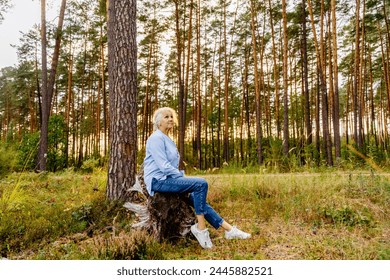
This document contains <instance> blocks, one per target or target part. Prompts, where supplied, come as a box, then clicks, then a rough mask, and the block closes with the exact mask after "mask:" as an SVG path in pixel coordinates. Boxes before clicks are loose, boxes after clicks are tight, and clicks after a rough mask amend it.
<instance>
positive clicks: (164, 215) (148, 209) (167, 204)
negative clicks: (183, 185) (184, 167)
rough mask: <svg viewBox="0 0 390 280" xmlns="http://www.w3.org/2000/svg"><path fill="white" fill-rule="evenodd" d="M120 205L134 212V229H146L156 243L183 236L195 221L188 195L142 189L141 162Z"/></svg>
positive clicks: (143, 187) (144, 186) (143, 183)
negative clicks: (126, 195)
mask: <svg viewBox="0 0 390 280" xmlns="http://www.w3.org/2000/svg"><path fill="white" fill-rule="evenodd" d="M128 192H129V201H128V202H126V203H125V204H124V207H126V208H127V209H129V210H131V211H132V212H134V213H135V214H136V216H137V218H138V221H137V222H136V223H134V224H133V225H132V226H133V227H134V228H141V229H146V230H147V231H148V232H149V233H150V234H151V235H152V236H154V238H155V239H156V240H158V242H161V241H163V240H176V239H178V238H181V237H185V236H186V235H187V234H188V233H189V232H190V228H191V225H193V224H194V223H195V213H194V210H193V208H192V206H191V202H190V199H189V196H188V194H176V193H172V194H170V193H155V194H154V196H150V195H149V193H148V191H147V190H146V185H145V182H144V175H143V165H142V166H141V168H140V171H139V172H138V174H137V175H136V182H135V184H134V186H133V187H131V188H130V189H129V190H128Z"/></svg>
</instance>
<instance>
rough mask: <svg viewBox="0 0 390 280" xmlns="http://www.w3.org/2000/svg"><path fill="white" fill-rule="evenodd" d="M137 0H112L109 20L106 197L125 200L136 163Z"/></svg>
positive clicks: (131, 184)
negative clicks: (108, 154)
mask: <svg viewBox="0 0 390 280" xmlns="http://www.w3.org/2000/svg"><path fill="white" fill-rule="evenodd" d="M136 3H137V2H136V0H121V1H119V0H110V2H109V11H108V12H109V19H108V58H109V60H108V62H109V65H108V66H109V68H108V69H109V78H108V81H109V87H110V93H109V105H110V133H109V140H110V158H109V163H108V164H109V166H108V180H107V198H108V199H109V200H122V199H123V200H125V199H126V198H127V196H128V192H127V191H128V190H129V189H130V188H131V187H132V186H133V185H134V183H135V176H136V166H137V38H136V37H137V25H136V20H137V18H136Z"/></svg>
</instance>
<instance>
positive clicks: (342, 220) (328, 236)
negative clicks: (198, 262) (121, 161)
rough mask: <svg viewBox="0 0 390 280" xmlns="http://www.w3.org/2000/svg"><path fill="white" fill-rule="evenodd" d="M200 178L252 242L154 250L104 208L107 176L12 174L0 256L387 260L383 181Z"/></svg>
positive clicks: (127, 221) (124, 217)
mask: <svg viewBox="0 0 390 280" xmlns="http://www.w3.org/2000/svg"><path fill="white" fill-rule="evenodd" d="M239 172H241V173H233V172H231V173H228V174H203V175H198V176H202V177H204V178H206V179H207V180H208V182H209V184H210V188H209V195H208V201H209V203H210V204H211V205H212V206H213V207H214V208H215V209H216V210H217V211H218V212H219V213H220V214H221V216H222V217H224V218H225V219H226V220H227V221H228V222H230V223H232V224H235V225H237V226H239V227H240V228H242V229H244V230H245V231H248V232H250V233H252V238H251V239H249V240H225V239H224V238H223V232H222V230H215V229H210V233H211V237H212V240H213V243H214V248H213V249H212V250H203V249H202V248H201V247H200V246H199V245H198V244H197V242H196V241H195V240H194V239H193V238H184V239H182V240H179V241H178V242H176V243H169V242H164V243H161V244H160V243H157V242H156V241H154V240H153V239H152V238H151V237H149V236H147V234H145V233H144V232H140V231H135V230H133V229H132V228H131V224H132V222H133V219H134V216H133V214H132V213H130V212H128V211H127V210H126V209H125V208H123V207H122V206H121V205H118V204H115V203H109V202H107V201H106V199H105V184H106V173H105V172H102V171H96V170H95V171H94V172H93V173H91V174H85V173H76V172H73V171H64V172H62V173H46V174H35V173H15V174H12V175H9V176H8V177H7V178H4V179H2V180H1V181H0V219H1V220H0V254H1V257H3V258H4V257H6V258H9V259H237V260H238V259H362V260H367V259H390V209H389V205H390V180H389V178H390V176H389V174H385V173H382V174H374V173H367V172H366V173H363V172H361V173H359V172H357V171H353V173H352V172H337V171H335V170H332V172H320V173H315V172H306V173H285V174H277V173H275V174H274V173H273V174H265V173H263V172H262V173H252V174H244V173H242V171H241V170H240V171H239Z"/></svg>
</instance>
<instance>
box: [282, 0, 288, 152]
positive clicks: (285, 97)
mask: <svg viewBox="0 0 390 280" xmlns="http://www.w3.org/2000/svg"><path fill="white" fill-rule="evenodd" d="M286 5H287V4H286V0H283V1H282V10H283V91H284V94H283V154H284V155H285V156H287V155H288V150H289V131H288V80H287V79H288V65H287V56H288V37H287V12H286Z"/></svg>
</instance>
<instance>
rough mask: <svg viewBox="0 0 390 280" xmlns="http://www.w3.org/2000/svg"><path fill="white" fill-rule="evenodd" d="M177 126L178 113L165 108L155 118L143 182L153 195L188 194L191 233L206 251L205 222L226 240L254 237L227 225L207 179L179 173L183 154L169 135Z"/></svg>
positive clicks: (148, 142)
mask: <svg viewBox="0 0 390 280" xmlns="http://www.w3.org/2000/svg"><path fill="white" fill-rule="evenodd" d="M176 124H177V115H176V112H175V111H174V110H173V109H171V108H168V107H163V108H160V109H158V110H156V112H155V113H154V115H153V129H154V132H153V133H152V134H151V135H150V136H149V138H148V140H147V142H146V156H145V159H144V179H145V183H146V187H147V190H148V192H149V194H150V195H151V196H153V195H154V193H155V192H161V193H189V194H190V199H191V201H192V203H193V206H194V208H195V214H196V219H197V223H196V224H195V225H193V226H191V232H192V234H193V235H194V236H195V237H196V239H197V240H198V242H199V244H200V245H201V246H202V247H203V248H205V249H211V248H212V246H213V245H212V242H211V240H210V235H209V231H208V229H207V228H206V221H207V222H208V223H210V224H211V225H212V226H213V227H214V228H215V229H219V228H223V229H224V230H225V238H227V239H246V238H249V237H250V236H251V235H250V234H249V233H246V232H243V231H241V230H239V229H238V228H237V227H235V226H232V225H230V224H229V223H227V222H226V221H225V220H224V219H223V218H222V217H221V216H220V215H219V214H218V213H217V212H216V211H215V210H214V209H213V208H212V207H211V206H210V205H209V204H208V203H207V202H206V198H207V191H208V183H207V181H206V180H205V179H202V178H195V177H186V176H184V172H183V171H181V170H179V169H178V167H179V160H180V155H179V152H178V150H177V147H176V144H175V143H174V142H173V141H172V139H171V138H170V137H169V136H168V135H169V132H170V131H171V130H172V129H173V127H174V126H175V125H176Z"/></svg>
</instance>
